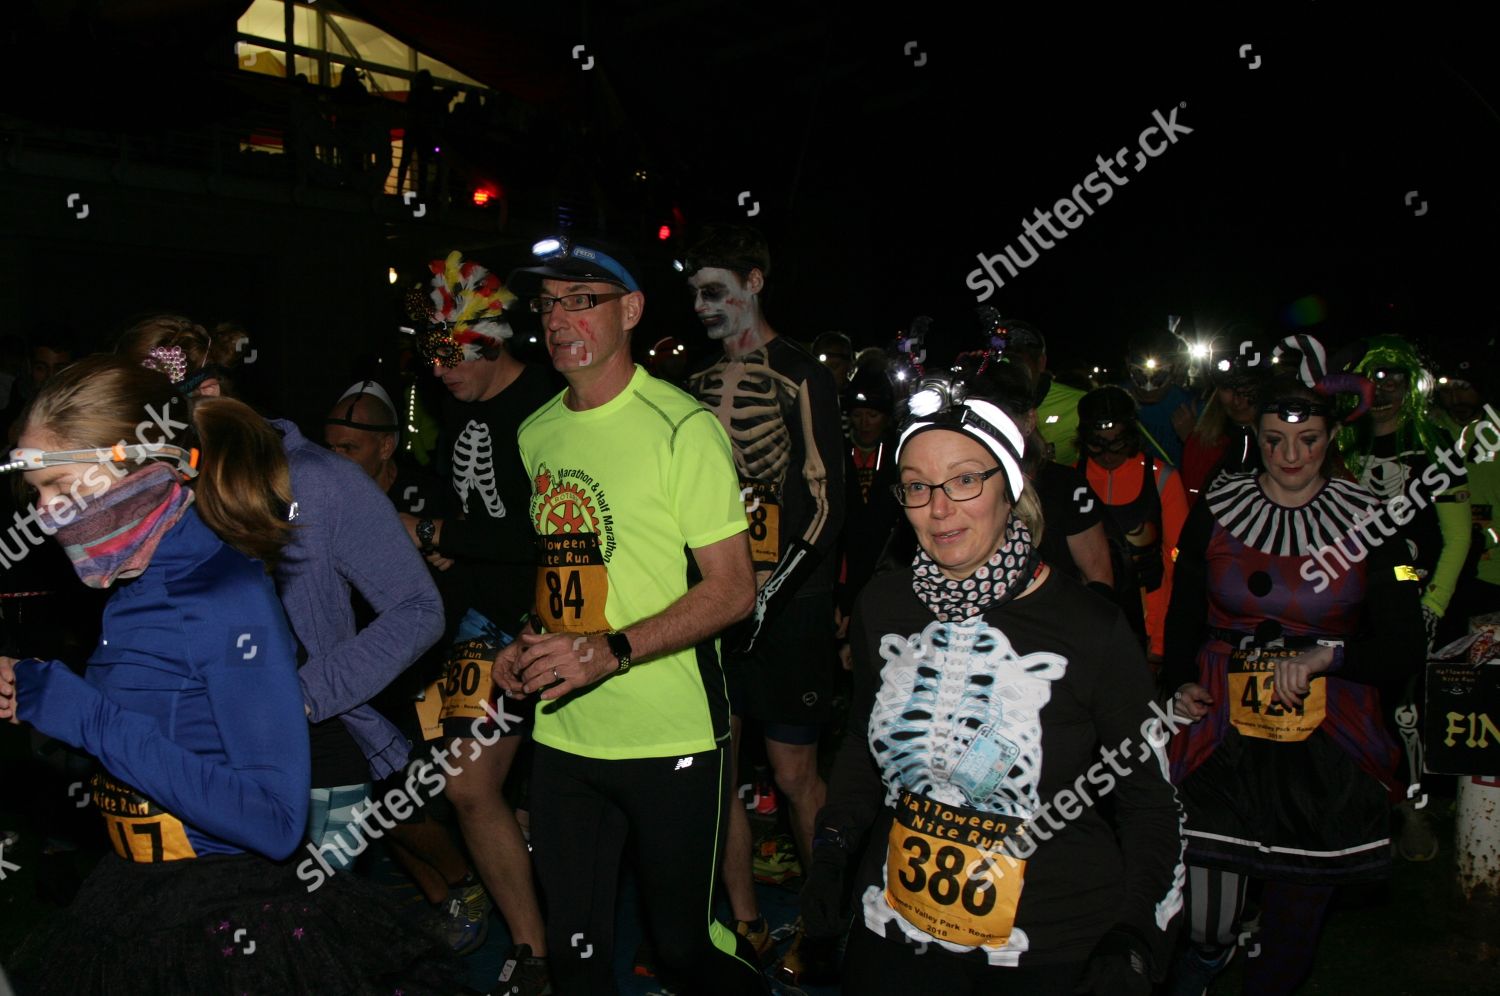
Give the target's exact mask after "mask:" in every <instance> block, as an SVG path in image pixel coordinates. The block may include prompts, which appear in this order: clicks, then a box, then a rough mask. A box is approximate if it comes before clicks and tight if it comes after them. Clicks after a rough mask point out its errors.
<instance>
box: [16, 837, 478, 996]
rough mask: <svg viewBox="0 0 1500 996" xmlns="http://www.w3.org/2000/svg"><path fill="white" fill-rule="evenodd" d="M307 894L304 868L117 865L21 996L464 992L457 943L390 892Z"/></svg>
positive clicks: (50, 936)
mask: <svg viewBox="0 0 1500 996" xmlns="http://www.w3.org/2000/svg"><path fill="white" fill-rule="evenodd" d="M298 854H299V855H300V854H301V852H300V851H299V852H298ZM294 860H295V859H293V861H294ZM307 884H308V883H306V882H304V881H303V880H301V879H299V878H298V877H297V875H296V873H295V870H294V867H293V863H292V861H286V862H280V863H278V862H272V861H269V860H267V859H266V858H262V857H260V856H258V855H253V854H235V855H210V856H206V857H202V858H192V859H187V860H182V861H168V862H163V863H161V864H136V863H132V862H130V861H126V860H124V859H123V858H120V857H118V856H116V855H115V854H112V853H111V854H107V855H106V856H105V857H104V859H103V860H101V861H100V862H99V864H98V866H97V867H95V869H94V871H93V872H92V874H90V875H89V877H88V879H87V880H86V881H85V882H84V884H83V887H82V888H81V889H80V890H79V893H78V897H77V898H76V899H75V900H74V902H73V904H72V905H71V906H70V907H68V909H66V910H64V911H62V912H61V913H60V914H59V915H57V916H56V917H54V918H53V919H52V920H50V921H48V922H47V923H44V924H43V925H41V926H40V927H38V929H36V930H35V931H33V933H32V934H31V935H30V936H29V937H27V939H26V941H25V943H23V944H22V946H21V949H20V950H19V951H18V952H17V953H16V957H15V960H14V963H13V964H12V966H11V972H12V981H13V983H14V985H15V989H16V993H17V996H53V994H56V996H85V994H89V996H133V994H142V996H146V994H150V996H217V994H225V996H288V994H309V996H311V994H314V993H316V994H318V996H324V994H328V996H333V994H358V996H376V994H380V996H393V994H395V993H397V992H400V993H404V994H406V996H418V994H431V996H452V994H453V993H456V992H459V991H461V990H462V989H463V983H462V976H461V971H460V968H459V966H458V965H457V963H456V961H455V959H454V958H453V956H452V953H451V951H450V949H449V948H448V946H447V945H446V944H445V943H444V941H443V939H442V938H441V937H440V936H439V935H437V934H435V933H430V932H429V928H427V927H425V926H422V925H419V924H413V923H411V922H408V921H407V920H404V919H402V918H401V917H400V915H399V914H398V913H397V912H396V910H395V908H394V906H393V905H392V903H391V902H390V900H389V899H388V898H387V897H386V895H385V894H384V893H383V892H382V891H381V890H380V889H378V888H377V887H375V886H373V885H371V884H369V883H367V882H365V881H363V880H361V879H358V878H356V877H354V876H352V875H348V874H336V875H332V876H329V877H328V878H327V880H326V881H325V882H323V883H322V884H321V886H320V887H318V888H317V889H315V890H313V891H312V892H309V891H308V890H307Z"/></svg>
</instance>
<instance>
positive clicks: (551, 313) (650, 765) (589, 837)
mask: <svg viewBox="0 0 1500 996" xmlns="http://www.w3.org/2000/svg"><path fill="white" fill-rule="evenodd" d="M533 253H534V254H535V255H536V256H538V264H537V265H535V266H531V267H527V268H525V269H522V270H518V271H517V272H516V273H514V274H512V275H511V280H510V282H509V283H510V286H511V288H512V289H513V290H515V291H516V293H517V294H519V295H521V296H523V297H529V298H530V304H531V307H532V310H534V311H536V312H538V313H539V314H540V315H541V317H542V327H543V329H544V331H545V333H546V337H547V339H546V342H547V349H548V351H549V353H550V354H551V356H552V362H553V365H554V366H555V367H556V368H557V370H558V372H560V373H561V374H562V375H563V377H564V378H565V379H566V380H567V382H568V387H567V389H566V390H564V391H563V392H562V393H561V394H559V395H557V396H556V397H555V398H553V399H552V400H551V401H550V402H548V403H547V404H546V405H544V406H543V407H542V408H540V409H538V410H537V411H536V412H535V413H534V414H533V415H532V416H531V417H530V418H528V419H527V420H526V421H525V422H524V423H522V425H521V429H520V434H519V438H520V446H521V458H522V461H523V462H524V463H525V465H526V468H527V470H528V472H529V473H530V474H531V475H532V480H533V492H532V499H531V507H530V515H531V521H532V525H533V526H534V527H535V528H536V531H537V533H538V535H539V537H540V556H541V564H540V568H539V570H538V572H537V597H536V609H535V614H534V616H533V619H534V620H539V621H540V623H541V628H542V630H543V632H541V633H537V632H527V633H523V634H522V635H521V638H520V640H518V641H517V642H516V643H515V644H512V645H511V646H510V647H507V648H506V650H504V651H502V652H501V654H500V655H499V657H497V658H496V661H495V667H494V678H495V681H496V683H497V684H499V685H500V686H501V687H503V688H504V689H505V690H506V691H507V692H508V693H510V694H511V695H529V694H539V695H540V698H541V701H540V703H539V704H538V706H537V713H536V732H535V734H534V737H535V741H536V745H537V746H536V760H535V767H534V771H533V775H532V786H533V790H532V797H531V820H532V841H533V847H534V854H535V857H536V863H537V872H538V875H539V877H540V878H541V882H542V887H543V891H544V893H545V894H546V896H547V899H548V911H547V930H548V945H549V949H550V952H551V956H550V958H551V965H550V968H551V974H552V980H553V983H554V985H555V986H556V987H557V990H558V991H559V992H562V993H573V992H579V993H596V992H613V991H615V983H614V975H613V968H614V953H613V947H614V922H615V908H614V907H615V884H616V881H617V879H618V870H619V862H620V858H621V856H622V854H623V850H624V847H625V843H626V841H627V840H629V841H630V843H631V845H632V852H633V857H634V859H635V869H636V876H637V879H638V881H639V884H640V896H641V902H642V905H643V907H644V909H645V914H646V921H647V927H648V929H649V931H650V933H651V936H652V939H653V940H654V942H655V944H656V951H657V955H658V957H659V959H660V961H661V966H662V969H663V970H664V972H665V973H667V974H670V975H672V976H673V977H674V978H676V979H679V980H680V981H681V984H682V985H683V986H685V987H687V988H689V989H690V990H691V991H694V992H716V993H733V994H739V993H747V994H749V993H756V994H759V993H764V992H765V991H766V988H765V980H764V977H763V976H761V974H760V972H759V971H758V970H757V969H756V968H755V967H754V966H753V965H752V964H751V962H750V961H749V960H747V959H746V958H743V957H741V956H740V955H738V954H736V950H737V943H736V941H737V939H736V938H735V936H734V934H733V933H731V932H730V931H729V929H728V928H726V927H725V926H723V925H722V924H720V923H718V922H717V921H715V920H714V919H713V917H712V913H711V908H712V895H713V891H714V884H715V882H714V879H715V876H716V875H717V872H718V868H719V862H720V857H721V852H722V839H723V838H722V834H723V823H724V819H725V807H726V805H727V803H728V800H729V793H728V788H729V781H728V780H729V776H730V772H729V770H728V768H729V766H728V753H729V752H728V742H729V706H728V697H727V693H726V690H725V682H724V672H723V669H722V668H721V667H720V664H719V658H718V653H717V648H716V646H715V643H714V636H715V634H717V633H718V632H719V631H721V630H722V629H724V627H726V626H728V625H729V624H731V623H733V622H736V621H737V620H739V619H742V618H744V617H745V616H746V615H748V614H749V612H750V609H751V607H752V605H753V604H754V601H755V576H754V573H753V570H752V568H751V560H750V545H749V542H748V540H747V538H746V535H745V534H746V529H747V521H746V518H745V509H744V506H743V504H742V502H741V499H740V491H739V480H738V477H737V475H736V473H735V467H734V460H733V457H732V454H731V451H730V446H729V437H728V436H727V435H726V434H725V432H724V429H723V428H722V427H721V426H720V425H719V422H718V419H716V418H715V417H714V415H713V413H712V412H710V411H708V410H707V409H706V408H703V407H702V406H701V405H699V404H698V402H696V401H694V400H693V399H692V398H691V397H690V396H689V395H687V394H685V393H683V392H682V391H680V390H678V389H677V388H675V387H673V386H671V385H670V384H667V383H666V382H664V381H659V380H657V379H655V378H653V377H651V376H650V375H649V374H647V373H646V371H645V370H644V369H642V368H641V367H639V366H636V365H635V364H633V363H632V362H631V359H630V332H631V330H632V329H634V328H635V327H636V325H637V324H639V322H640V320H641V314H642V312H643V310H644V308H645V295H644V294H642V293H641V291H640V288H639V285H638V284H637V282H636V280H635V277H634V275H633V273H632V270H631V267H630V265H629V263H628V262H626V261H625V260H624V258H623V254H622V253H621V252H620V251H619V250H617V249H614V248H608V247H605V246H604V245H603V244H602V243H600V242H599V241H598V240H593V239H588V240H576V241H575V240H568V239H564V238H557V239H548V240H544V241H543V242H540V243H538V244H537V245H536V246H535V247H533ZM533 625H535V624H533Z"/></svg>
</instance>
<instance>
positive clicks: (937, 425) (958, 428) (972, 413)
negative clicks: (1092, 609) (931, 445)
mask: <svg viewBox="0 0 1500 996" xmlns="http://www.w3.org/2000/svg"><path fill="white" fill-rule="evenodd" d="M944 401H945V399H944V397H943V396H942V394H941V393H939V392H938V391H935V390H931V389H928V390H919V391H917V393H915V394H913V395H912V396H911V400H910V401H909V402H907V409H908V411H910V412H911V414H912V416H913V419H912V421H911V422H910V423H909V424H908V425H907V426H906V428H905V429H902V430H901V438H900V439H898V440H897V441H896V460H897V461H898V462H899V461H900V459H901V451H902V449H904V448H905V447H906V443H907V441H908V440H909V439H911V438H912V437H913V436H915V435H917V434H918V433H920V432H925V431H926V430H928V429H949V430H951V431H953V432H960V433H963V434H964V435H965V436H968V437H969V438H970V439H972V440H974V441H975V442H977V443H979V444H980V445H981V446H983V447H984V448H985V449H987V450H989V451H990V453H991V454H992V455H993V456H994V458H995V459H996V460H998V461H999V462H1000V466H1001V467H1004V468H1005V481H1006V485H1007V489H1008V490H1009V491H1010V500H1011V501H1012V502H1015V501H1017V500H1018V499H1019V498H1020V497H1021V492H1022V491H1023V490H1025V488H1026V475H1025V474H1024V473H1022V471H1021V454H1022V453H1024V452H1025V451H1026V440H1025V438H1024V437H1023V436H1022V435H1021V430H1020V429H1018V428H1016V423H1015V422H1013V421H1011V418H1010V416H1009V415H1007V414H1005V412H1003V411H1001V410H1000V408H999V407H998V406H996V405H993V404H991V403H990V402H988V401H980V400H978V399H977V398H970V399H966V400H964V401H962V402H957V403H953V404H949V405H947V406H946V407H944ZM997 432H998V433H999V434H998V435H996V433H997Z"/></svg>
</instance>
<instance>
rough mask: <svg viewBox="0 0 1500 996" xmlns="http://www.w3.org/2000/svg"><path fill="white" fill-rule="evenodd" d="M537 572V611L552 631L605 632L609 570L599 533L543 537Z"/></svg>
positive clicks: (607, 626)
mask: <svg viewBox="0 0 1500 996" xmlns="http://www.w3.org/2000/svg"><path fill="white" fill-rule="evenodd" d="M541 543H542V566H541V567H540V568H539V569H538V570H537V572H536V612H537V615H539V616H541V617H542V624H543V628H545V629H546V630H547V631H548V632H551V633H603V632H607V631H608V630H609V628H610V627H609V623H607V622H605V620H604V605H605V602H606V601H608V599H609V571H608V569H607V568H606V567H605V566H604V557H603V555H602V554H601V553H600V551H599V537H598V535H597V534H595V533H568V534H560V535H555V536H543V537H542V538H541Z"/></svg>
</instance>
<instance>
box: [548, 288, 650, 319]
mask: <svg viewBox="0 0 1500 996" xmlns="http://www.w3.org/2000/svg"><path fill="white" fill-rule="evenodd" d="M628 293H630V292H629V291H616V292H615V293H613V294H564V295H563V296H562V297H550V296H548V295H546V294H538V295H537V296H536V297H534V298H532V299H531V300H530V301H529V302H528V303H527V307H529V308H531V310H532V311H534V312H536V313H537V314H539V315H549V314H551V313H552V307H553V305H557V304H561V305H562V308H563V310H564V311H588V310H589V309H590V308H594V307H598V306H599V305H600V304H602V303H604V302H605V301H613V300H614V299H615V298H617V297H624V296H625V295H626V294H628Z"/></svg>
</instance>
